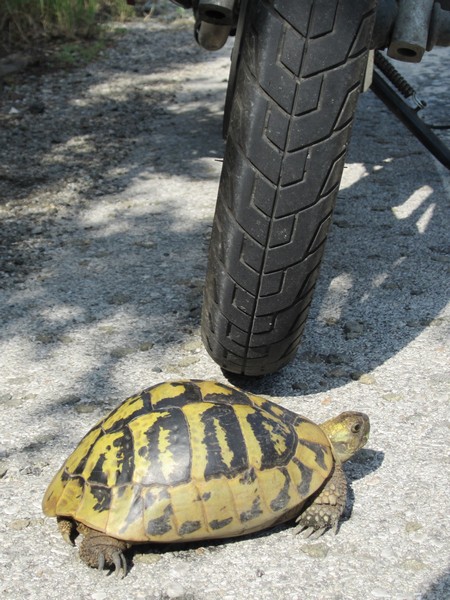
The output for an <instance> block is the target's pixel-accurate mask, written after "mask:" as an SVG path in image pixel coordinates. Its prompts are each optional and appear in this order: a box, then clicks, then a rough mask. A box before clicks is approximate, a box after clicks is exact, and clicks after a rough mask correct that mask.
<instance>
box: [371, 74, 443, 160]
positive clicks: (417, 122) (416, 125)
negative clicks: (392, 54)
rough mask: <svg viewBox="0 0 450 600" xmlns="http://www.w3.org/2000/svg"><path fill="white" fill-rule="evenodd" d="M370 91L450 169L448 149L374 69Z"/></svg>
mask: <svg viewBox="0 0 450 600" xmlns="http://www.w3.org/2000/svg"><path fill="white" fill-rule="evenodd" d="M371 89H372V91H373V92H374V93H375V94H376V95H377V96H378V98H380V100H381V101H382V102H383V103H384V104H385V105H386V106H387V108H389V110H390V111H392V112H393V113H394V114H395V116H397V117H398V118H399V119H400V120H401V121H402V123H404V125H406V127H407V128H408V129H409V130H410V131H411V133H413V134H414V136H415V137H416V138H417V139H418V140H419V141H420V142H421V143H422V144H423V145H424V146H425V148H426V149H427V150H429V151H430V152H431V154H432V155H433V156H434V157H435V158H436V159H437V160H438V161H439V162H440V163H441V164H442V165H443V166H444V167H446V168H447V169H450V149H449V148H448V147H447V146H446V145H445V144H444V143H443V142H442V141H441V140H440V139H439V138H438V137H437V135H435V133H434V132H433V131H432V130H431V129H430V127H428V125H427V124H426V123H424V122H423V121H422V119H421V118H420V117H419V116H418V114H417V112H416V111H415V110H413V109H412V108H411V107H410V106H409V105H408V104H407V103H406V102H405V101H404V100H403V99H402V98H401V97H400V96H399V95H398V94H397V93H396V92H395V90H394V89H393V88H392V87H391V86H390V85H389V84H388V83H387V82H386V81H385V80H384V79H383V77H382V76H381V75H380V74H379V73H378V72H377V71H376V70H375V71H374V73H373V81H372V87H371Z"/></svg>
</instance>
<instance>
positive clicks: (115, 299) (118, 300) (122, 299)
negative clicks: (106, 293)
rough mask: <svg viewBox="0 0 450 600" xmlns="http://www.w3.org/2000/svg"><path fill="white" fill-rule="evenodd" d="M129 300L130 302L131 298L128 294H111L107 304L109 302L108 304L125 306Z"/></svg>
mask: <svg viewBox="0 0 450 600" xmlns="http://www.w3.org/2000/svg"><path fill="white" fill-rule="evenodd" d="M130 300H131V296H130V295H129V294H124V293H123V292H117V293H116V294H113V295H112V296H111V297H110V298H109V300H108V302H109V304H117V305H121V304H126V303H127V302H129V301H130Z"/></svg>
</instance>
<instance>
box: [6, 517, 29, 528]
mask: <svg viewBox="0 0 450 600" xmlns="http://www.w3.org/2000/svg"><path fill="white" fill-rule="evenodd" d="M30 524H31V519H14V521H11V522H10V523H9V527H10V529H15V530H16V531H20V530H22V529H26V528H27V527H29V526H30Z"/></svg>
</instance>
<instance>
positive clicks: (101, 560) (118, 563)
mask: <svg viewBox="0 0 450 600" xmlns="http://www.w3.org/2000/svg"><path fill="white" fill-rule="evenodd" d="M77 530H78V532H79V533H81V534H82V535H83V541H82V542H81V544H80V558H81V559H82V560H83V561H84V562H85V563H86V564H87V565H89V566H90V567H94V568H98V569H103V568H104V567H105V565H106V566H108V567H109V566H114V568H115V570H116V575H117V576H118V577H125V575H126V574H127V561H126V558H125V556H124V553H123V551H124V550H126V549H127V548H129V544H127V543H126V542H123V541H122V540H117V539H116V538H113V537H110V536H109V535H106V534H105V533H102V532H101V531H95V530H94V529H91V528H90V527H87V526H86V525H83V524H82V523H78V524H77Z"/></svg>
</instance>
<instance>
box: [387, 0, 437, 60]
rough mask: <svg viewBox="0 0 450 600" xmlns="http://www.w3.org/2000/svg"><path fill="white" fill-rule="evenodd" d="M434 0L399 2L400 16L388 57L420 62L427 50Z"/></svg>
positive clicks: (398, 16) (403, 0)
mask: <svg viewBox="0 0 450 600" xmlns="http://www.w3.org/2000/svg"><path fill="white" fill-rule="evenodd" d="M433 4H434V0H399V6H398V14H397V18H396V21H395V25H394V31H393V33H392V38H391V42H390V44H389V49H388V55H389V56H390V57H391V58H396V59H397V60H403V61H406V62H420V61H421V60H422V56H423V54H424V52H425V50H426V48H427V43H428V30H429V28H430V21H431V13H432V11H433Z"/></svg>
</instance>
